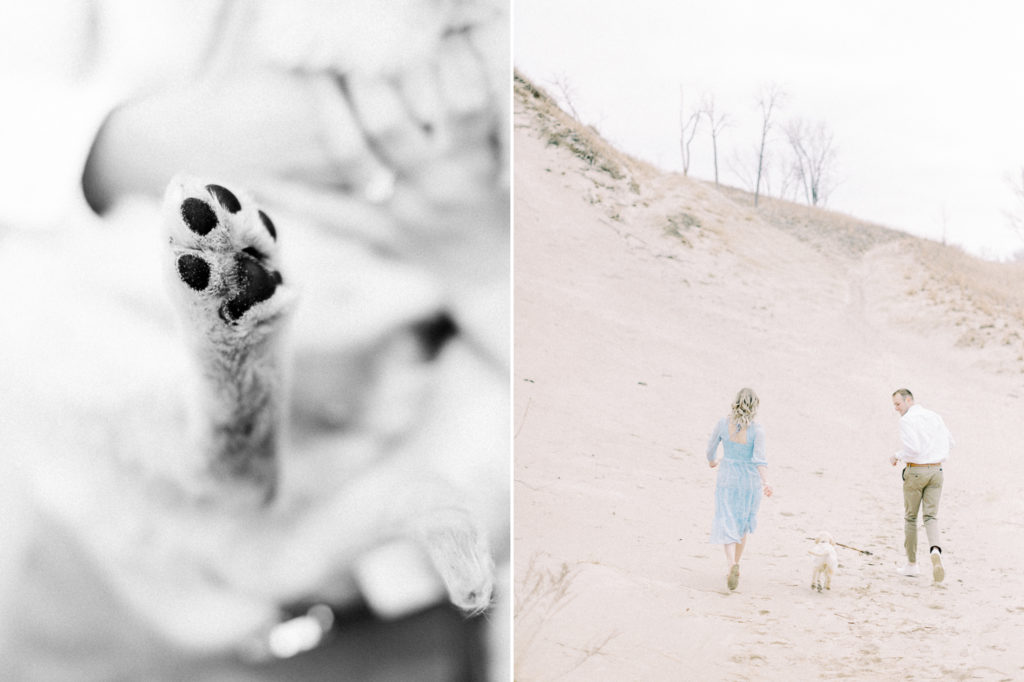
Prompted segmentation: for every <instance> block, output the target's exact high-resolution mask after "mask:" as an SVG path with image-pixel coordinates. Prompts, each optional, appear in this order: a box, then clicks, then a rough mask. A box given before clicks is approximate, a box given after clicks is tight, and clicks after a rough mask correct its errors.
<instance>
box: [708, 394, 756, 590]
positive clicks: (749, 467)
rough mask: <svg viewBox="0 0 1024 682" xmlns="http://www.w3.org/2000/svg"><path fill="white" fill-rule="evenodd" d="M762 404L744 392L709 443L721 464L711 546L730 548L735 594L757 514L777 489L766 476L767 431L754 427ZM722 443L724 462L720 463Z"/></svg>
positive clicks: (712, 461)
mask: <svg viewBox="0 0 1024 682" xmlns="http://www.w3.org/2000/svg"><path fill="white" fill-rule="evenodd" d="M759 404H760V401H759V400H758V398H757V394H756V393H754V391H753V390H751V389H749V388H744V389H741V390H740V392H739V393H738V394H736V400H734V401H733V403H732V411H731V414H730V415H729V416H728V417H722V419H721V420H719V422H718V424H717V425H716V426H715V430H714V433H712V434H711V440H709V441H708V452H707V456H708V464H709V465H710V466H711V467H712V468H714V467H716V466H718V463H719V462H721V463H722V467H721V468H720V469H719V470H718V483H717V486H716V487H715V519H714V521H712V523H711V543H712V544H715V545H723V546H724V547H725V559H726V561H727V562H728V563H729V577H728V579H727V581H726V584H727V585H728V586H729V589H730V590H735V589H736V585H738V584H739V580H740V557H741V556H742V555H743V548H744V547H745V546H746V544H747V535H749V534H750V533H753V532H754V530H755V529H756V528H757V510H758V509H759V508H760V506H761V495H762V493H763V494H764V496H765V497H771V495H772V487H771V486H770V485H768V478H767V475H766V471H767V466H768V461H767V460H766V459H765V447H764V429H763V428H761V425H760V424H758V423H756V422H755V421H754V417H755V416H756V415H757V408H758V405H759ZM719 442H721V443H722V451H723V457H722V458H721V459H718V458H717V454H718V444H719Z"/></svg>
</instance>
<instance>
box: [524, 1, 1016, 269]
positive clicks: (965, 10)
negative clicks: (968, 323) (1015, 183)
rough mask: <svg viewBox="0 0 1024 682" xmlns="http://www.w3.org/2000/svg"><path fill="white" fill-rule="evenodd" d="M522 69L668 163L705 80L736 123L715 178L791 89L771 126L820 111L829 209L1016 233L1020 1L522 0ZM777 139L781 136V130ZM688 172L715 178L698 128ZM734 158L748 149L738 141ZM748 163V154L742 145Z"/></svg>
mask: <svg viewBox="0 0 1024 682" xmlns="http://www.w3.org/2000/svg"><path fill="white" fill-rule="evenodd" d="M513 7H514V19H515V23H514V53H515V54H514V62H515V65H516V68H518V69H519V70H520V71H522V72H523V73H524V74H525V75H527V76H528V77H530V78H531V79H532V80H534V81H535V82H536V83H537V84H539V85H541V86H543V87H545V89H547V90H548V91H549V92H551V94H553V95H554V94H557V93H558V92H559V89H558V88H557V87H556V86H555V81H556V79H562V80H563V82H567V83H568V84H569V85H570V86H571V88H572V91H573V102H574V105H575V108H576V109H577V111H578V112H579V113H580V116H581V117H582V118H583V120H584V122H585V123H589V124H593V125H595V126H596V127H597V128H598V129H599V130H600V131H601V133H602V134H603V135H604V136H605V137H606V138H607V139H608V140H610V141H611V142H613V143H615V144H616V145H617V146H618V147H620V148H621V149H623V150H625V151H627V152H630V153H631V154H633V155H635V156H638V157H640V158H642V159H645V160H647V161H650V162H652V163H655V164H656V165H658V166H661V167H663V168H665V169H669V170H676V171H679V170H682V164H681V160H680V154H679V113H680V87H682V89H683V92H684V93H685V97H686V98H687V100H688V101H687V102H686V106H685V108H686V109H689V108H690V104H691V103H692V104H696V102H697V100H698V99H699V98H700V97H701V96H702V95H703V94H704V93H713V94H714V96H715V100H716V108H717V109H718V110H719V111H721V112H723V113H725V114H727V116H728V117H729V120H730V121H731V125H730V126H729V127H728V128H726V129H725V130H724V131H723V132H722V134H721V136H720V149H719V165H720V167H721V168H722V170H721V179H722V181H723V182H728V183H729V184H734V185H738V186H739V185H742V183H741V180H740V179H739V177H738V176H736V175H734V174H731V173H730V171H729V167H730V164H733V163H734V159H735V158H738V155H740V154H741V153H748V150H750V149H751V148H752V147H753V146H754V145H755V144H756V142H757V139H758V135H759V131H758V128H759V116H760V115H759V113H758V110H757V104H756V100H757V95H758V92H759V91H760V90H761V89H762V88H763V87H764V86H765V85H768V84H772V83H774V84H777V85H779V86H780V87H781V88H782V89H783V90H784V91H785V92H786V93H787V99H786V101H785V103H784V106H783V107H782V108H781V109H780V110H779V111H778V121H779V123H780V124H782V123H784V122H785V121H786V120H787V119H789V118H792V117H797V116H799V117H802V118H804V119H807V120H811V121H818V120H820V121H824V122H825V123H826V124H827V125H828V127H829V128H830V129H831V131H832V132H833V134H834V144H835V146H836V148H837V151H838V156H837V161H836V170H837V178H838V180H839V182H838V184H837V186H836V188H835V189H834V191H833V192H832V194H831V196H830V198H829V200H828V207H829V208H832V209H835V210H839V211H842V212H844V213H849V214H851V215H854V216H857V217H859V218H864V219H867V220H872V221H875V222H879V223H881V224H883V225H887V226H889V227H893V228H896V229H900V230H904V231H906V232H910V233H912V234H916V235H919V236H925V237H930V238H933V239H937V240H941V239H942V238H943V232H944V229H945V235H946V239H947V241H949V242H951V243H955V244H960V245H962V246H964V247H965V248H966V249H967V250H968V251H970V252H972V253H975V254H978V255H982V256H986V257H990V258H1005V257H1008V256H1009V255H1010V254H1011V253H1013V252H1015V251H1017V250H1020V249H1022V248H1024V240H1022V239H1021V237H1018V236H1017V235H1015V234H1014V233H1013V232H1012V231H1011V230H1010V229H1009V227H1008V225H1007V220H1006V217H1005V211H1007V210H1010V209H1011V208H1012V207H1013V195H1012V192H1011V190H1010V189H1009V187H1008V185H1007V177H1008V176H1010V175H1011V174H1016V175H1017V176H1019V174H1020V169H1021V167H1022V166H1024V73H1021V71H1022V70H1024V66H1022V64H1024V61H1022V56H1024V3H1016V2H1010V1H1008V0H1007V1H1005V2H979V3H968V2H938V1H934V0H933V1H932V2H923V1H921V2H918V1H916V0H914V1H907V0H900V1H899V2H893V1H887V2H884V1H878V0H860V1H858V2H839V1H836V0H816V1H812V0H770V1H765V0H762V1H761V2H757V1H756V0H749V1H742V0H706V1H704V2H696V1H690V0H663V1H656V0H630V2H614V3H612V2H603V3H597V2H593V1H592V0H515V2H514V3H513ZM779 134H780V137H779V139H778V142H777V144H778V145H779V147H777V148H778V149H779V150H781V149H782V148H783V147H782V145H783V144H784V141H783V140H782V138H781V132H780V133H779ZM692 155H693V160H692V163H691V167H690V174H691V175H693V176H696V177H700V178H706V179H712V178H713V170H712V153H711V138H710V136H709V134H708V128H707V127H706V126H705V127H704V128H702V129H701V130H699V131H698V133H697V137H696V138H695V139H694V142H693V145H692ZM740 158H741V157H740ZM747 159H748V161H747V162H748V163H752V161H751V160H749V155H748V157H747Z"/></svg>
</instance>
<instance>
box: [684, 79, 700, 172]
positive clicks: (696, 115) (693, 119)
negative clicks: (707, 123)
mask: <svg viewBox="0 0 1024 682" xmlns="http://www.w3.org/2000/svg"><path fill="white" fill-rule="evenodd" d="M684 103H685V102H684V93H683V86H681V85H680V86H679V154H680V155H681V156H682V158H683V175H689V174H690V143H691V142H693V136H694V135H696V134H697V127H698V124H699V123H700V113H701V112H700V109H691V110H690V113H689V114H685V113H684V111H685V107H684V106H683V105H684Z"/></svg>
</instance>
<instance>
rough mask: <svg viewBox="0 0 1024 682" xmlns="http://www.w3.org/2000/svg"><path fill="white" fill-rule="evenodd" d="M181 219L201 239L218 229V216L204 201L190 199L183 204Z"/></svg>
mask: <svg viewBox="0 0 1024 682" xmlns="http://www.w3.org/2000/svg"><path fill="white" fill-rule="evenodd" d="M181 217H182V220H184V221H185V225H186V226H187V227H188V229H190V230H192V231H193V232H195V233H196V234H198V235H199V236H201V237H202V236H205V235H207V234H209V233H210V231H211V230H212V229H213V228H215V227H217V214H216V213H214V212H213V209H212V208H210V205H209V204H207V203H206V202H205V201H203V200H202V199H196V198H194V197H189V198H188V199H185V201H183V202H181Z"/></svg>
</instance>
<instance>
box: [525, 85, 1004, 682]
mask: <svg viewBox="0 0 1024 682" xmlns="http://www.w3.org/2000/svg"><path fill="white" fill-rule="evenodd" d="M514 106H515V118H514V120H515V133H514V134H515V178H514V192H515V195H514V220H515V232H514V240H515V241H514V269H515V316H514V327H515V335H514V344H515V356H514V358H515V371H514V377H513V382H514V383H513V387H514V410H513V421H514V424H513V431H514V438H515V441H514V447H515V470H514V478H515V481H514V491H515V587H516V595H515V604H514V609H515V647H514V664H515V668H516V679H518V680H521V681H524V682H525V681H527V680H554V679H559V680H660V679H665V680H677V679H700V680H761V679H787V680H792V679H833V678H837V677H845V678H850V679H865V680H875V679H878V680H918V679H919V680H927V679H964V680H966V679H993V680H998V679H1019V678H1021V677H1022V676H1024V657H1022V656H1021V655H1020V654H1019V653H1017V651H1015V648H1016V646H1017V645H1014V644H1013V642H1019V641H1022V639H1024V637H1022V635H1024V576H1022V575H1021V571H1019V569H1018V568H1017V566H1018V565H1019V564H1020V562H1021V559H1022V556H1024V550H1022V549H1021V548H1020V547H1019V546H1018V545H1017V543H1016V541H1015V540H1016V538H1017V537H1019V533H1020V528H1021V526H1022V525H1024V496H1021V494H1020V492H1021V485H1020V483H1019V481H1020V480H1021V474H1022V473H1024V471H1022V469H1024V465H1022V464H1021V462H1020V460H1019V459H1018V458H1016V457H1015V456H1014V453H1015V447H1014V446H1015V440H1014V438H1013V435H1012V432H1011V430H1010V429H1009V428H1008V427H1009V426H1010V425H1012V424H1015V423H1016V422H1017V421H1018V420H1019V418H1020V416H1019V415H1020V414H1021V411H1022V407H1024V402H1022V399H1024V374H1022V370H1024V342H1022V334H1024V314H1022V310H1024V307H1022V306H1021V303H1020V301H1021V295H1020V294H1018V292H1019V291H1022V290H1024V287H1021V284H1024V270H1022V268H1021V267H1020V266H1019V264H1000V263H987V262H984V261H980V260H978V259H975V258H972V257H970V256H968V255H967V254H965V253H963V251H961V250H959V249H957V248H955V247H951V246H944V245H941V244H936V243H931V242H926V241H924V240H921V239H917V238H913V237H910V236H907V235H905V234H903V233H900V232H898V231H895V230H891V229H888V228H886V227H883V226H878V225H871V224H868V223H865V222H863V221H859V220H856V219H855V218H853V217H850V216H845V215H841V214H837V213H832V212H829V211H825V210H822V209H811V208H808V207H804V206H799V205H796V204H791V203H789V202H782V201H777V200H771V199H769V200H766V201H763V202H762V204H761V206H759V207H758V208H757V209H755V208H754V207H753V202H752V197H750V196H749V195H747V194H745V193H743V192H740V191H739V190H735V189H730V188H726V187H716V186H715V185H714V184H713V183H709V182H705V181H701V180H697V179H693V178H685V177H682V176H681V175H678V174H666V173H661V172H659V171H657V170H656V169H654V168H652V167H650V166H648V165H646V164H643V163H641V162H639V161H637V160H635V159H632V158H630V157H629V156H628V155H626V154H624V153H622V152H620V151H618V150H616V149H615V148H614V147H613V146H612V145H610V144H608V143H607V142H605V141H604V140H602V139H601V138H600V135H599V134H598V132H597V131H595V130H593V129H592V128H588V127H586V126H582V125H580V124H578V123H577V122H575V121H573V120H572V119H571V118H570V117H569V116H567V115H566V114H564V113H563V112H562V111H560V110H559V109H557V107H556V106H555V105H554V103H553V101H552V100H551V99H550V97H548V96H547V95H546V94H545V93H544V92H543V90H541V89H540V88H537V87H536V86H535V85H533V84H531V83H530V82H529V81H527V80H526V79H525V78H523V77H522V76H520V75H518V74H517V77H516V92H515V102H514ZM743 386H751V387H752V388H754V389H755V390H756V391H757V392H758V393H759V395H760V397H761V411H760V414H759V421H760V422H761V423H762V424H763V425H764V427H765V429H766V431H767V442H768V458H769V462H770V478H771V481H772V484H773V486H774V487H775V491H776V494H775V496H774V497H773V498H771V499H766V500H764V501H763V503H762V506H761V512H760V516H759V527H758V529H757V531H756V532H755V533H754V534H753V535H752V536H751V539H750V542H749V544H748V548H747V552H746V554H745V556H744V559H743V562H742V569H741V578H740V585H739V588H738V589H737V590H736V591H735V592H732V593H730V592H729V590H728V589H727V588H726V583H725V576H726V563H725V560H724V557H723V555H722V551H721V549H720V548H719V547H717V546H713V545H709V544H708V542H707V539H708V531H709V529H710V523H711V517H712V510H713V497H714V480H715V478H714V477H715V473H716V472H715V470H713V469H710V468H709V467H708V466H707V463H706V460H705V454H704V450H705V446H706V442H707V438H708V436H709V435H710V433H711V429H712V427H713V426H714V423H715V421H716V420H717V419H718V418H719V417H721V416H724V415H725V414H726V412H727V409H728V404H729V402H730V401H731V399H732V398H733V396H734V395H735V393H736V391H737V390H738V389H739V388H741V387H743ZM901 386H906V387H909V388H911V389H912V390H913V391H914V393H915V395H916V396H917V397H918V402H919V403H921V404H923V405H925V406H927V407H930V408H932V409H935V410H936V411H938V412H939V413H940V414H942V415H943V417H944V418H945V420H946V423H947V424H948V425H949V427H950V429H951V431H952V432H953V434H954V436H955V437H956V440H957V446H956V447H955V448H954V451H953V454H952V456H951V458H950V460H949V462H948V463H947V464H946V466H945V473H946V483H945V490H944V494H943V499H942V504H941V512H940V523H941V526H942V529H943V533H944V540H943V543H944V549H945V563H946V579H945V581H944V582H943V583H941V584H933V583H932V580H931V577H930V572H929V571H927V570H926V571H924V575H922V576H921V577H919V578H906V577H902V576H898V575H896V573H895V570H894V569H895V566H896V565H897V564H898V563H902V561H903V550H902V545H903V518H902V517H903V511H902V493H901V484H900V472H899V470H898V469H895V468H893V467H891V466H890V465H889V464H888V457H889V455H890V454H891V453H892V452H894V451H895V450H896V447H897V415H896V414H895V412H894V411H893V409H892V406H891V402H890V394H891V393H892V391H893V390H894V389H896V388H899V387H901ZM820 530H827V531H829V532H831V533H832V534H833V535H834V536H835V537H836V539H837V540H838V541H839V542H841V543H844V544H847V545H850V546H851V547H855V548H858V549H863V550H865V551H866V552H870V554H864V553H860V552H857V551H855V550H851V549H846V548H840V549H839V562H840V567H839V571H838V573H837V575H836V577H835V579H834V580H833V589H832V590H831V591H829V592H824V593H818V592H816V591H812V590H811V589H810V577H811V563H810V559H811V557H810V555H809V554H808V552H807V550H808V549H809V548H810V547H811V545H812V541H811V539H810V538H811V537H812V536H814V535H816V534H817V532H818V531H820ZM922 537H923V533H922ZM922 542H923V541H922ZM922 549H923V550H924V551H926V550H927V548H926V547H923V548H922ZM921 556H922V558H923V559H924V561H925V562H926V561H927V557H926V556H925V555H924V554H923V553H922V555H921Z"/></svg>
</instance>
